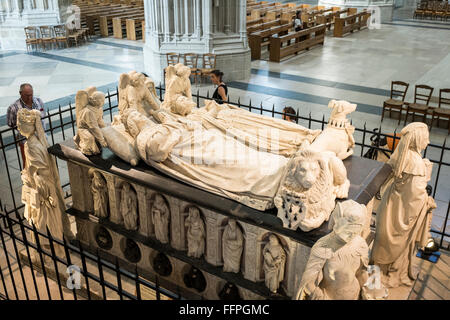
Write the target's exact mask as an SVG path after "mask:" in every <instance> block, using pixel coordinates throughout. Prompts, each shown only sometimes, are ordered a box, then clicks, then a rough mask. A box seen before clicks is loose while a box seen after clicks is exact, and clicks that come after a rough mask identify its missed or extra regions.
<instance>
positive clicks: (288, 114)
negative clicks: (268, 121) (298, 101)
mask: <svg viewBox="0 0 450 320" xmlns="http://www.w3.org/2000/svg"><path fill="white" fill-rule="evenodd" d="M295 115H296V113H295V110H294V108H292V107H285V108H284V109H283V120H286V121H290V122H294V123H295Z"/></svg>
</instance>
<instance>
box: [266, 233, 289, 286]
mask: <svg viewBox="0 0 450 320" xmlns="http://www.w3.org/2000/svg"><path fill="white" fill-rule="evenodd" d="M263 258H264V264H263V268H264V282H265V284H266V287H267V288H269V290H270V292H272V293H276V292H277V290H278V287H279V286H280V282H281V281H283V280H284V268H285V264H286V252H285V251H284V249H283V247H282V246H281V244H280V241H279V240H278V238H277V236H275V235H273V234H271V235H270V236H269V242H268V243H267V244H266V245H265V246H264V249H263Z"/></svg>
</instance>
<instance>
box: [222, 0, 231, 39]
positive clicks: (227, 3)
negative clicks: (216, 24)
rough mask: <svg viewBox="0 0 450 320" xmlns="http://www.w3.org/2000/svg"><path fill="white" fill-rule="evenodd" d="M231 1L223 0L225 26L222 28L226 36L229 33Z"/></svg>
mask: <svg viewBox="0 0 450 320" xmlns="http://www.w3.org/2000/svg"><path fill="white" fill-rule="evenodd" d="M230 2H231V0H225V25H224V28H223V32H225V33H226V34H228V33H229V32H230V31H231V22H230V19H231V17H230V16H231V6H230Z"/></svg>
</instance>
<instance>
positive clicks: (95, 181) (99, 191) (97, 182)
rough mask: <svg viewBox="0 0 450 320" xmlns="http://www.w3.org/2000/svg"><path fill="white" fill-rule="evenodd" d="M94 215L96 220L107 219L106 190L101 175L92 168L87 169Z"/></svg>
mask: <svg viewBox="0 0 450 320" xmlns="http://www.w3.org/2000/svg"><path fill="white" fill-rule="evenodd" d="M89 177H90V179H91V191H92V198H93V200H94V215H95V216H96V217H98V218H107V217H108V188H107V185H106V181H105V179H104V178H103V176H102V174H101V173H100V172H99V171H98V170H95V169H93V168H91V169H89Z"/></svg>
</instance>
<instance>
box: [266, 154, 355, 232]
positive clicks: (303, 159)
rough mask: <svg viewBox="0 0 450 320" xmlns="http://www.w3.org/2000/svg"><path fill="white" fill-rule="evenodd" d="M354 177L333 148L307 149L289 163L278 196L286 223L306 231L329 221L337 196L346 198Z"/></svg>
mask: <svg viewBox="0 0 450 320" xmlns="http://www.w3.org/2000/svg"><path fill="white" fill-rule="evenodd" d="M349 188H350V181H349V180H348V179H347V170H346V168H345V166H344V164H343V163H342V161H341V160H340V159H339V158H337V157H336V156H335V155H334V154H333V153H332V152H321V153H319V152H315V151H313V150H309V149H304V150H302V151H300V152H299V153H298V154H297V155H296V156H295V157H294V158H292V159H291V160H290V162H289V163H288V165H287V169H286V173H285V176H284V177H283V178H282V180H281V183H280V188H279V190H278V192H277V194H276V196H275V198H274V202H275V206H276V207H277V208H278V218H280V219H281V220H282V221H283V226H284V227H287V228H289V229H292V230H296V229H297V228H298V227H300V229H301V230H303V231H305V232H306V231H310V230H312V229H315V228H318V227H319V226H320V225H321V224H322V223H323V222H324V221H327V220H328V218H329V216H330V214H331V212H332V211H333V209H334V206H335V200H336V198H346V197H347V196H348V189H349Z"/></svg>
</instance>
